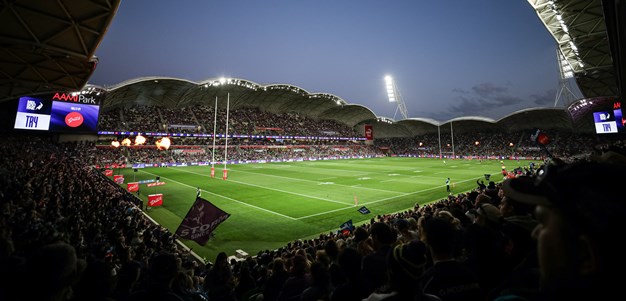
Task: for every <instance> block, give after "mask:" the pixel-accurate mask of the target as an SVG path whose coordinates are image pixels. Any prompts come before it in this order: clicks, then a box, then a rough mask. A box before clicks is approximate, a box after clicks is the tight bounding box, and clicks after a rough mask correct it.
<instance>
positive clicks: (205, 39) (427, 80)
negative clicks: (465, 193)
mask: <svg viewBox="0 0 626 301" xmlns="http://www.w3.org/2000/svg"><path fill="white" fill-rule="evenodd" d="M555 51H556V44H555V41H554V39H553V38H552V36H551V35H550V33H549V32H548V31H547V30H546V28H545V27H544V25H543V24H542V23H541V21H540V20H539V18H538V17H537V15H536V14H535V12H534V11H533V9H532V7H531V6H530V5H529V4H528V2H527V1H525V0H473V1H468V0H440V1H420V0H403V1H395V0H386V1H383V0H350V1H348V0H317V1H304V0H280V1H276V0H256V1H252V0H237V1H232V0H219V1H213V0H211V1H208V0H184V1H152V0H151V1H148V0H127V1H122V3H121V5H120V7H119V9H118V11H117V14H116V15H115V17H114V19H113V21H112V24H111V26H110V27H109V29H108V31H107V33H106V35H105V37H104V39H103V41H102V43H101V44H100V46H99V47H98V50H97V51H96V55H97V56H98V57H99V59H100V62H99V64H98V67H97V69H96V71H95V73H94V74H93V76H92V77H91V78H90V81H89V82H90V83H91V84H96V85H102V86H110V85H113V84H117V83H120V82H123V81H125V80H129V79H134V78H138V77H144V76H164V77H175V78H181V79H187V80H192V81H202V80H205V79H209V78H217V77H222V76H223V77H234V78H242V79H246V80H249V81H253V82H256V83H258V84H277V83H280V84H291V85H295V86H298V87H300V88H303V89H305V90H307V91H309V92H312V93H315V92H323V93H331V94H334V95H336V96H338V97H340V98H342V99H344V100H345V101H347V102H348V103H354V104H360V105H363V106H366V107H368V108H370V109H371V110H372V111H373V112H374V113H375V114H376V115H378V116H385V117H394V112H395V111H396V105H395V104H394V103H389V102H388V101H387V95H386V90H385V83H384V76H385V75H391V76H392V77H393V78H394V79H395V81H396V84H397V86H398V88H399V90H400V93H401V95H402V99H403V100H404V102H405V104H406V107H407V109H408V111H409V116H410V117H423V118H433V119H436V120H439V121H445V120H448V119H450V118H454V117H460V116H485V117H490V118H494V119H499V118H501V117H504V116H506V115H508V114H510V113H512V112H514V111H517V110H520V109H524V108H531V107H540V106H552V105H553V103H554V96H555V94H556V91H557V90H558V82H559V81H558V70H557V63H556V54H555ZM576 91H577V90H576ZM395 119H396V120H399V119H402V117H401V116H400V114H397V115H396V118H395Z"/></svg>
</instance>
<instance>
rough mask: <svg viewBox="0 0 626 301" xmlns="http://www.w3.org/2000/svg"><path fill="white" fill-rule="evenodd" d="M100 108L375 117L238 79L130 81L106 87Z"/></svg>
mask: <svg viewBox="0 0 626 301" xmlns="http://www.w3.org/2000/svg"><path fill="white" fill-rule="evenodd" d="M107 90H108V93H107V95H106V98H105V101H104V106H103V109H104V110H106V109H112V108H115V107H120V106H121V107H123V106H130V105H138V104H139V105H142V104H143V105H159V106H165V107H184V106H189V105H198V104H205V105H207V106H213V105H214V104H215V98H216V97H217V98H218V107H221V108H225V107H226V100H227V95H230V97H229V99H230V108H231V109H233V110H234V109H237V108H241V107H259V108H262V109H263V110H267V111H270V112H297V113H300V114H303V115H306V116H310V117H313V118H322V119H334V120H338V121H341V122H343V123H345V124H347V125H350V126H353V125H355V124H357V123H358V122H360V121H362V120H364V119H371V118H375V115H374V113H373V112H372V110H370V109H369V108H367V107H364V106H361V105H357V104H348V103H347V102H346V101H345V100H343V99H341V98H340V97H338V96H335V95H333V94H329V93H311V92H308V91H306V90H304V89H302V88H300V87H297V86H294V85H288V84H270V85H261V84H257V83H255V82H252V81H248V80H245V79H238V78H214V79H209V80H205V81H201V82H198V83H196V82H192V81H188V80H184V79H177V78H167V77H144V78H138V79H133V80H130V81H126V82H123V83H120V84H118V85H115V86H111V87H108V88H107Z"/></svg>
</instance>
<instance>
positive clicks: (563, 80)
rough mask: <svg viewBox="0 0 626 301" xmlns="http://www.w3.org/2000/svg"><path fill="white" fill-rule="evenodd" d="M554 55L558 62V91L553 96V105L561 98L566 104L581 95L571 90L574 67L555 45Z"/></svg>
mask: <svg viewBox="0 0 626 301" xmlns="http://www.w3.org/2000/svg"><path fill="white" fill-rule="evenodd" d="M556 57H557V60H558V62H559V91H558V92H557V93H556V97H555V98H554V106H555V107H556V105H557V104H559V101H560V100H563V103H564V104H565V105H566V106H568V105H570V104H571V103H572V102H574V101H575V100H577V99H579V98H581V97H580V96H578V95H576V94H575V93H574V92H572V90H573V89H572V86H571V83H570V78H572V77H574V69H572V66H571V65H570V64H569V61H568V60H567V59H566V58H565V56H564V55H563V53H562V52H561V49H560V48H559V47H556Z"/></svg>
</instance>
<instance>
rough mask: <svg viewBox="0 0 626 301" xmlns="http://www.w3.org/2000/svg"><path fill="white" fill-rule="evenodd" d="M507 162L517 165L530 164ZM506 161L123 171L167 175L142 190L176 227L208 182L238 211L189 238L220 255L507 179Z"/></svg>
mask: <svg viewBox="0 0 626 301" xmlns="http://www.w3.org/2000/svg"><path fill="white" fill-rule="evenodd" d="M504 163H505V166H507V168H509V169H512V168H514V167H517V166H518V165H520V164H526V165H527V164H528V162H520V163H517V161H505V162H504ZM500 166H501V164H500V162H499V161H495V160H492V161H484V162H482V163H481V162H479V161H477V160H452V161H451V160H448V161H447V163H446V164H444V163H443V161H441V160H439V159H417V158H399V157H394V158H375V159H353V160H328V161H306V162H293V163H266V164H239V165H229V166H228V169H229V172H228V180H226V181H224V180H222V178H221V175H222V166H221V165H220V166H216V172H215V173H216V178H211V177H210V166H189V167H160V168H145V169H139V170H138V172H133V170H132V169H124V170H121V171H116V172H118V173H122V174H124V175H125V179H126V182H132V181H134V180H136V181H139V180H145V179H154V178H155V177H156V176H160V177H161V181H164V182H166V185H163V186H158V187H156V188H155V187H146V185H141V187H140V191H141V195H140V197H141V198H142V200H143V201H144V202H146V200H147V195H148V194H153V193H162V194H163V206H161V207H156V208H152V209H150V210H149V211H148V214H149V215H150V216H151V217H152V218H153V219H154V220H156V221H157V222H158V223H160V224H161V225H163V226H165V227H167V228H168V229H170V230H171V231H172V232H174V231H176V228H177V227H178V225H179V224H180V222H181V220H182V219H183V218H184V216H185V214H186V213H187V211H188V210H189V208H190V207H191V204H192V203H193V202H194V200H195V196H196V187H200V188H201V189H202V197H203V198H205V199H207V200H209V201H210V202H212V203H213V204H214V205H216V206H217V207H219V208H220V209H222V210H224V211H226V212H228V213H230V214H231V216H230V218H229V219H227V220H226V221H225V222H224V223H222V224H221V225H220V226H219V227H218V228H217V230H216V231H215V232H214V234H215V237H214V238H212V239H211V240H209V242H208V243H207V244H206V246H200V245H198V244H196V243H195V242H193V241H185V243H186V244H187V245H188V246H189V247H190V248H193V251H194V252H196V253H197V254H198V255H200V256H202V257H205V258H207V259H209V260H214V259H215V256H216V255H217V253H219V252H221V251H224V252H226V253H227V254H229V255H233V254H234V252H235V250H237V249H242V250H244V251H246V252H248V253H249V254H251V255H254V254H256V253H257V252H258V251H259V250H265V249H275V248H278V247H281V246H284V245H285V244H286V243H287V242H289V241H293V240H295V239H299V238H308V237H313V236H317V235H319V233H324V232H330V231H337V230H338V229H339V225H340V224H341V223H343V222H345V221H347V220H350V219H352V220H353V222H354V223H355V224H358V223H360V222H364V221H369V220H370V219H371V218H373V217H375V216H376V215H378V214H385V213H392V212H398V211H401V210H405V209H408V208H412V207H413V206H414V205H415V203H420V204H423V203H428V202H432V201H435V200H439V199H441V198H445V197H446V196H447V192H446V188H445V180H446V178H447V177H450V179H451V182H452V183H454V187H453V188H452V192H453V193H460V192H465V191H468V190H470V189H472V188H475V187H476V180H477V179H479V178H482V179H484V177H483V175H484V174H492V175H493V177H492V180H494V181H500V180H501V179H502V177H501V175H500ZM355 196H356V198H357V199H358V206H355V202H354V198H355ZM361 206H367V208H368V209H370V211H371V213H370V214H366V215H364V214H361V213H359V212H358V211H357V209H358V208H360V207H361Z"/></svg>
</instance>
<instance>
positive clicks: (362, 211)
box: [359, 206, 370, 214]
mask: <svg viewBox="0 0 626 301" xmlns="http://www.w3.org/2000/svg"><path fill="white" fill-rule="evenodd" d="M359 212H361V214H368V213H370V210H369V209H367V208H365V206H363V207H361V208H359Z"/></svg>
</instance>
